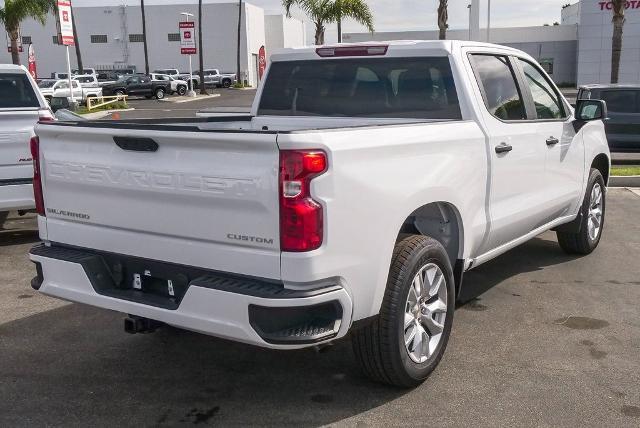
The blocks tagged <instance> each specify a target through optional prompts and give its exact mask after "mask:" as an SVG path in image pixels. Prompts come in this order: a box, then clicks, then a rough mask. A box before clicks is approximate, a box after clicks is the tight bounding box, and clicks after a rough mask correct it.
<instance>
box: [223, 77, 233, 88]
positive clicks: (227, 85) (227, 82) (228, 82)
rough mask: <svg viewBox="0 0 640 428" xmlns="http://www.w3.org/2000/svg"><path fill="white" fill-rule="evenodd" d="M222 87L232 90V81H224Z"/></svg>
mask: <svg viewBox="0 0 640 428" xmlns="http://www.w3.org/2000/svg"><path fill="white" fill-rule="evenodd" d="M222 87H223V88H230V87H231V80H230V79H224V80H223V81H222Z"/></svg>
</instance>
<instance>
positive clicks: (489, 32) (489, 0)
mask: <svg viewBox="0 0 640 428" xmlns="http://www.w3.org/2000/svg"><path fill="white" fill-rule="evenodd" d="M487 42H488V43H491V0H488V5H487Z"/></svg>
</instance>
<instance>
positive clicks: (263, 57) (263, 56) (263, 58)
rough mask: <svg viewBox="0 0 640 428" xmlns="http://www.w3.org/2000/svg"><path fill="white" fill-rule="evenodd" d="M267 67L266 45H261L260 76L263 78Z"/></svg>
mask: <svg viewBox="0 0 640 428" xmlns="http://www.w3.org/2000/svg"><path fill="white" fill-rule="evenodd" d="M266 68H267V53H266V52H265V50H264V46H261V47H260V50H259V51H258V77H259V78H260V80H262V75H263V74H264V70H265V69H266Z"/></svg>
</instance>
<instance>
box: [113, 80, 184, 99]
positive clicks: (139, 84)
mask: <svg viewBox="0 0 640 428" xmlns="http://www.w3.org/2000/svg"><path fill="white" fill-rule="evenodd" d="M169 92H171V88H170V82H157V81H153V80H151V77H149V76H143V75H134V76H126V77H123V78H121V79H119V80H118V81H116V82H113V83H107V84H106V85H104V86H102V95H105V96H106V95H133V96H143V97H147V98H151V97H156V98H157V99H159V100H161V99H163V98H164V96H165V94H167V93H169Z"/></svg>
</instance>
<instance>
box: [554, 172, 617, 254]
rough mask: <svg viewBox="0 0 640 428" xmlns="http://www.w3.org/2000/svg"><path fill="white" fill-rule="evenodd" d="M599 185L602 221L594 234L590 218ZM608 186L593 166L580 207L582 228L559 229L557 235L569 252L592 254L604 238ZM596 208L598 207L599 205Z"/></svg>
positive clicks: (561, 244)
mask: <svg viewBox="0 0 640 428" xmlns="http://www.w3.org/2000/svg"><path fill="white" fill-rule="evenodd" d="M597 186H599V188H600V191H601V201H600V204H599V208H600V209H601V213H602V214H601V216H600V223H599V226H600V227H599V229H598V230H597V233H596V234H595V235H594V234H593V233H590V226H589V223H590V220H589V213H590V211H591V208H592V202H593V201H592V192H593V191H594V187H597ZM606 194H607V192H606V187H605V184H604V178H603V177H602V174H601V173H600V171H599V170H597V169H595V168H592V169H591V172H590V174H589V181H588V183H587V190H586V192H585V195H584V200H583V201H582V207H581V208H580V213H581V215H580V217H578V219H579V220H578V221H579V222H580V228H579V231H578V232H563V231H557V232H556V235H557V236H558V244H560V247H561V248H562V249H563V250H564V251H565V252H566V253H568V254H582V255H587V254H591V253H592V252H593V250H595V249H596V247H597V246H598V244H599V243H600V238H602V231H603V229H604V219H605V214H606ZM595 208H598V207H597V206H596V207H595Z"/></svg>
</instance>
